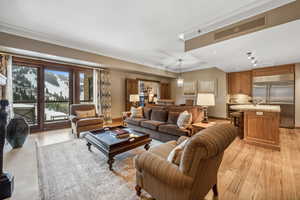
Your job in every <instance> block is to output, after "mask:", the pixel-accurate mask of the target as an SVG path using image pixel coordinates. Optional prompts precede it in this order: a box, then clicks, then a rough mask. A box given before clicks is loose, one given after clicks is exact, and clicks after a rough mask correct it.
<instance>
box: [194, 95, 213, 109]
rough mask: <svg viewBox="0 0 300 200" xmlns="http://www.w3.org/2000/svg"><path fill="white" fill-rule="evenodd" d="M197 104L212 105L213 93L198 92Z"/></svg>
mask: <svg viewBox="0 0 300 200" xmlns="http://www.w3.org/2000/svg"><path fill="white" fill-rule="evenodd" d="M197 105H199V106H214V105H215V95H214V94H211V93H198V96H197Z"/></svg>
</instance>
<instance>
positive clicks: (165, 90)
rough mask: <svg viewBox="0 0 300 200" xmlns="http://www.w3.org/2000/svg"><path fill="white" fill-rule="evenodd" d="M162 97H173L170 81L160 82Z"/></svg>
mask: <svg viewBox="0 0 300 200" xmlns="http://www.w3.org/2000/svg"><path fill="white" fill-rule="evenodd" d="M160 98H161V99H171V88H170V83H160Z"/></svg>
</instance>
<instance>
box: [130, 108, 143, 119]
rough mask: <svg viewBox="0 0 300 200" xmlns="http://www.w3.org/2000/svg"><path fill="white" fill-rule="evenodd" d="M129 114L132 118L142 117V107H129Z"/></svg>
mask: <svg viewBox="0 0 300 200" xmlns="http://www.w3.org/2000/svg"><path fill="white" fill-rule="evenodd" d="M130 112H131V115H130V117H132V118H143V108H142V107H138V108H135V107H131V109H130Z"/></svg>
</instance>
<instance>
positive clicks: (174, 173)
mask: <svg viewBox="0 0 300 200" xmlns="http://www.w3.org/2000/svg"><path fill="white" fill-rule="evenodd" d="M135 167H136V169H137V170H138V171H140V172H143V171H145V172H147V173H149V174H151V175H152V176H154V177H155V178H157V179H158V180H159V181H161V182H163V183H165V184H167V185H170V186H172V187H176V188H191V187H192V183H193V178H192V177H190V176H187V175H184V174H183V173H182V172H181V171H180V170H179V167H178V166H177V165H174V164H172V163H170V162H168V161H166V160H164V159H162V158H160V157H158V156H156V155H155V154H153V153H151V152H144V153H142V154H140V155H138V156H137V157H136V158H135Z"/></svg>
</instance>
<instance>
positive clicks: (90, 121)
mask: <svg viewBox="0 0 300 200" xmlns="http://www.w3.org/2000/svg"><path fill="white" fill-rule="evenodd" d="M76 111H94V113H95V114H94V115H93V116H89V117H79V116H77V114H76ZM69 119H70V121H71V125H72V133H73V134H75V135H76V136H77V137H78V138H79V137H80V133H81V132H83V131H91V130H96V129H100V128H102V127H103V116H102V115H100V114H98V113H96V108H95V105H94V104H73V105H71V107H70V116H69Z"/></svg>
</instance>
